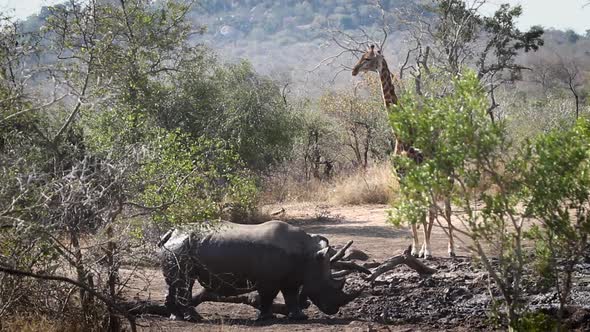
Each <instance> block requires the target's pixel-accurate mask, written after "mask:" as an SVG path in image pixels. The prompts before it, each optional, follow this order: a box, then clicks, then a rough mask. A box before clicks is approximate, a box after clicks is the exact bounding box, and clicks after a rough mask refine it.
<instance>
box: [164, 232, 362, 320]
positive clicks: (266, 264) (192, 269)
mask: <svg viewBox="0 0 590 332" xmlns="http://www.w3.org/2000/svg"><path fill="white" fill-rule="evenodd" d="M159 245H160V246H161V259H162V269H163V273H164V277H165V279H166V283H167V285H168V288H169V290H168V296H167V297H166V306H167V307H168V308H169V310H170V311H171V312H172V313H173V315H174V316H176V317H177V318H184V319H191V320H197V319H199V318H200V317H199V315H198V314H197V313H196V311H194V309H193V308H191V307H190V305H191V302H190V301H191V296H192V295H191V294H192V286H193V284H194V281H195V280H198V281H199V283H200V284H201V285H202V286H203V287H204V288H205V290H206V291H208V292H212V293H215V294H217V295H220V296H232V295H239V294H244V293H248V292H251V291H253V290H256V291H258V293H259V295H260V308H259V310H260V314H259V317H258V318H259V319H266V318H270V317H272V312H271V305H272V302H273V300H274V298H275V297H276V295H277V294H278V292H279V291H280V292H282V294H283V297H284V298H285V303H286V305H287V307H288V309H289V318H292V319H305V318H306V317H305V315H304V314H303V312H302V310H301V304H300V303H299V302H300V301H299V296H298V294H299V292H300V290H301V292H302V293H304V294H305V296H306V297H308V298H309V299H310V300H311V301H312V302H313V303H314V304H315V305H316V306H317V307H318V308H319V309H320V310H321V311H322V312H324V313H326V314H335V313H337V312H338V310H339V308H340V307H341V306H343V305H345V304H346V303H348V302H349V301H350V300H352V299H353V298H354V297H355V295H352V294H345V293H344V292H343V291H342V288H343V286H344V280H334V279H333V278H332V276H331V270H330V255H329V251H330V249H331V248H330V247H329V246H328V243H327V240H325V238H323V237H321V236H312V235H309V234H307V233H306V232H305V231H303V230H302V229H300V228H298V227H294V226H291V225H289V224H287V223H285V222H282V221H268V222H266V223H263V224H260V225H239V224H233V223H221V224H220V226H219V227H218V228H217V227H216V228H215V230H211V231H200V232H199V231H186V230H185V231H179V230H175V231H174V232H172V233H169V234H167V235H165V236H164V237H163V238H162V241H161V242H160V244H159ZM357 295H358V294H357ZM305 296H302V298H305Z"/></svg>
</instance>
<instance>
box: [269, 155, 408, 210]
mask: <svg viewBox="0 0 590 332" xmlns="http://www.w3.org/2000/svg"><path fill="white" fill-rule="evenodd" d="M265 188H266V189H265V190H264V195H263V200H262V201H263V203H266V204H268V203H276V202H285V201H287V202H322V203H330V204H352V205H360V204H386V203H390V202H391V201H392V200H393V199H394V198H395V197H396V194H397V192H398V188H399V186H398V183H397V181H396V180H395V177H394V175H393V171H392V168H391V165H390V164H389V163H382V164H378V165H375V166H373V167H370V168H368V169H366V170H358V171H357V172H355V173H352V174H347V175H343V176H340V177H336V178H333V179H331V180H330V181H319V180H310V181H297V180H295V179H293V177H287V176H283V177H280V176H276V177H274V178H271V180H270V181H267V183H266V185H265Z"/></svg>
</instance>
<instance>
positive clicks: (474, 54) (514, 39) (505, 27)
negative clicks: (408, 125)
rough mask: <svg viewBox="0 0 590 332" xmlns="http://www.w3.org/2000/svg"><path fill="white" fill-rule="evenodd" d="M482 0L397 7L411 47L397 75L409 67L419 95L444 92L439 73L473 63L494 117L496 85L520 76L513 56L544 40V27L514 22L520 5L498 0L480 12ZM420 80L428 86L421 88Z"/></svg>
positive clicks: (452, 74) (451, 72)
mask: <svg viewBox="0 0 590 332" xmlns="http://www.w3.org/2000/svg"><path fill="white" fill-rule="evenodd" d="M484 4H485V1H467V2H466V1H460V0H439V1H434V2H433V4H431V5H429V6H426V7H423V8H422V9H421V10H420V11H416V10H414V11H412V12H407V11H406V12H403V14H404V15H405V16H401V15H400V16H399V20H400V21H401V22H402V26H404V27H405V28H406V29H407V32H408V37H409V38H408V39H409V41H410V43H412V44H414V45H415V47H413V48H411V49H410V50H409V51H408V53H407V55H406V60H405V63H404V64H403V65H402V67H401V69H400V76H403V72H404V71H406V70H407V71H409V73H410V75H412V76H413V77H414V81H415V84H414V86H415V89H416V92H417V93H418V94H419V95H421V94H423V93H428V94H440V93H441V92H440V91H441V88H442V91H443V94H444V91H445V88H446V87H445V86H442V87H441V86H440V85H438V83H437V82H440V80H441V77H440V76H441V75H442V76H444V77H446V78H447V79H448V78H453V77H455V76H456V75H458V74H459V73H460V72H461V71H462V70H463V68H464V67H470V68H473V69H474V70H475V71H476V72H477V76H478V78H479V79H480V81H482V82H483V83H484V86H485V89H486V91H487V92H488V95H489V97H490V101H491V103H490V106H489V109H488V113H489V117H490V119H491V120H492V121H494V120H495V119H496V118H497V116H495V115H494V110H495V109H496V108H497V107H498V106H499V104H498V103H497V101H496V97H495V92H496V90H497V89H498V88H499V87H501V86H502V85H505V84H508V83H513V82H515V81H517V80H519V79H521V75H522V71H523V70H525V69H527V68H526V67H525V66H524V65H522V64H520V63H518V62H517V56H518V54H519V53H520V52H523V51H524V52H529V51H536V50H538V49H539V47H540V46H542V45H543V43H544V42H543V40H542V39H541V37H542V35H543V33H544V32H543V29H542V28H540V27H537V26H534V27H532V28H531V29H530V30H529V31H525V32H522V31H520V30H519V29H518V28H516V21H517V19H518V17H520V16H521V15H522V8H521V7H520V6H515V7H510V6H509V5H507V4H504V5H501V6H500V8H499V9H498V10H496V12H494V14H493V15H492V16H489V17H488V16H484V15H482V14H481V13H480V8H481V6H483V5H484ZM433 73H434V74H435V75H433ZM429 79H430V80H433V79H434V81H431V82H429V81H428V80H429ZM443 80H444V78H443ZM425 86H426V87H428V86H430V88H429V89H428V88H426V90H425V89H424V88H422V87H425Z"/></svg>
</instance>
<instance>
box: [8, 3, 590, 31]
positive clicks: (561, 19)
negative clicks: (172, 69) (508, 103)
mask: <svg viewBox="0 0 590 332" xmlns="http://www.w3.org/2000/svg"><path fill="white" fill-rule="evenodd" d="M62 1H63V0H0V11H3V12H8V13H9V14H11V15H14V16H16V17H17V18H26V17H27V16H29V15H31V14H34V13H37V12H38V11H39V9H40V8H41V6H47V5H52V4H55V3H59V2H62ZM469 1H473V0H469ZM488 2H489V3H490V5H488V6H487V7H486V8H485V10H486V12H492V11H493V8H497V5H499V4H501V3H506V2H508V3H510V4H512V5H515V4H520V5H522V7H523V9H524V14H523V16H522V17H521V18H520V21H519V26H520V27H521V28H523V29H524V28H528V27H530V26H531V25H536V24H540V25H542V26H544V27H554V28H558V29H574V30H575V31H577V32H578V33H585V31H586V30H587V29H590V6H587V7H585V8H583V5H584V4H585V3H589V2H590V0H488Z"/></svg>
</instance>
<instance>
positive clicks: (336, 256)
mask: <svg viewBox="0 0 590 332" xmlns="http://www.w3.org/2000/svg"><path fill="white" fill-rule="evenodd" d="M352 243H353V241H352V240H350V241H348V243H347V244H346V245H345V246H344V247H342V248H341V249H340V250H338V251H337V252H336V254H334V256H332V258H330V263H334V262H337V261H339V260H340V259H341V258H342V257H344V254H345V253H346V249H348V248H350V246H351V245H352Z"/></svg>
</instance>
